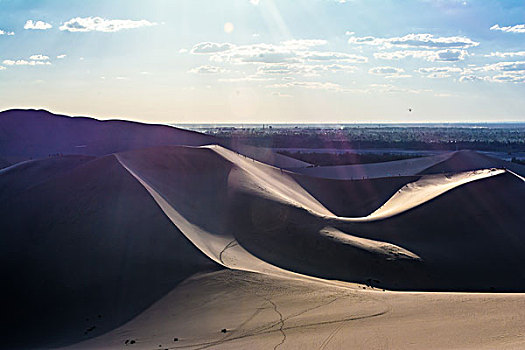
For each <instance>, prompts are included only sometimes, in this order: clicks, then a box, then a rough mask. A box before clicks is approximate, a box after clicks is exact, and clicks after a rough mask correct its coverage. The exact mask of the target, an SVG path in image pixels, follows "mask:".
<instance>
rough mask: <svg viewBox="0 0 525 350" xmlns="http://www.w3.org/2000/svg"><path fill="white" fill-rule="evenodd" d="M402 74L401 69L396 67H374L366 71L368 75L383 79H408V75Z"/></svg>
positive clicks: (402, 70)
mask: <svg viewBox="0 0 525 350" xmlns="http://www.w3.org/2000/svg"><path fill="white" fill-rule="evenodd" d="M404 72H405V70H404V69H403V68H396V67H374V68H370V69H369V70H368V73H370V74H374V75H381V76H384V77H385V78H409V77H410V75H407V74H403V73H404Z"/></svg>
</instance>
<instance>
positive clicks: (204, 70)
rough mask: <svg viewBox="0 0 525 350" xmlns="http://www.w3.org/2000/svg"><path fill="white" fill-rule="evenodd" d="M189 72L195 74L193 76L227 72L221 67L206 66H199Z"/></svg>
mask: <svg viewBox="0 0 525 350" xmlns="http://www.w3.org/2000/svg"><path fill="white" fill-rule="evenodd" d="M189 72H190V73H195V74H217V73H225V72H227V70H226V69H224V68H221V67H217V66H210V65H206V66H200V67H196V68H193V69H190V71H189Z"/></svg>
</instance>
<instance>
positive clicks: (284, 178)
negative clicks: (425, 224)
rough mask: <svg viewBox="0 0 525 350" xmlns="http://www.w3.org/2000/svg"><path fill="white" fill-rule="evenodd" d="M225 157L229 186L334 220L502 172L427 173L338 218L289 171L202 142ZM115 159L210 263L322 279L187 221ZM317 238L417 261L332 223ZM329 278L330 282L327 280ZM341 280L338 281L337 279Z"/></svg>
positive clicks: (391, 207)
mask: <svg viewBox="0 0 525 350" xmlns="http://www.w3.org/2000/svg"><path fill="white" fill-rule="evenodd" d="M197 148H209V149H212V150H213V151H215V152H216V153H217V154H218V155H220V156H221V157H223V158H224V159H226V160H227V161H228V162H229V163H231V165H232V169H231V171H230V173H229V176H228V185H229V186H231V187H234V188H235V190H239V191H241V192H242V191H247V192H251V193H252V194H253V193H254V192H255V193H256V195H258V196H262V197H263V198H267V199H270V200H273V201H277V202H280V203H283V204H285V205H290V206H293V207H297V208H300V209H303V210H306V211H307V212H309V213H311V214H313V215H314V216H317V217H320V218H323V219H329V220H330V221H332V222H333V221H334V220H335V221H337V222H341V223H344V222H356V223H359V222H372V221H378V220H382V219H385V218H388V217H391V216H394V215H398V214H401V213H403V212H405V211H408V210H410V209H413V208H415V207H418V206H420V205H423V204H424V203H426V202H428V201H430V200H432V199H434V198H436V197H438V196H440V195H442V194H444V193H446V192H448V191H450V190H452V189H454V188H457V187H459V186H462V185H464V184H467V183H470V182H473V181H478V180H482V179H486V178H489V177H493V176H498V175H501V174H504V173H505V170H501V169H484V170H476V171H470V172H463V173H458V174H453V175H445V174H439V175H428V176H422V177H421V178H420V179H419V180H417V181H415V182H412V183H409V184H407V185H405V186H404V187H402V188H401V189H400V190H399V191H398V192H397V193H395V194H394V195H393V196H392V197H391V198H390V199H388V200H387V201H386V202H385V203H384V204H383V205H382V206H381V207H380V208H379V209H377V210H376V211H375V212H373V213H372V214H370V215H368V216H366V217H360V218H345V217H338V216H336V215H334V214H333V213H331V212H330V211H329V210H328V209H326V208H325V207H324V206H323V205H322V204H321V203H319V202H318V201H317V200H316V199H315V198H314V197H313V196H312V195H310V194H309V193H308V192H307V191H306V190H305V189H303V188H302V187H301V186H300V185H299V184H298V183H297V182H295V180H293V179H292V178H291V176H290V175H289V174H288V173H287V172H285V171H282V170H281V169H279V168H275V167H272V166H268V165H266V164H264V163H259V162H257V161H255V160H252V159H250V158H247V157H245V156H243V155H240V154H237V153H235V152H233V151H230V150H227V149H225V148H222V147H220V146H204V147H197ZM115 157H116V159H117V160H118V161H119V163H120V164H121V165H122V166H123V167H124V168H125V169H126V170H127V171H128V172H129V173H130V174H131V175H132V176H133V177H134V178H135V179H136V180H137V181H138V182H139V183H140V184H141V185H142V186H143V187H144V188H145V189H146V190H147V191H148V193H149V194H150V195H151V196H152V198H153V199H154V200H155V201H156V202H157V204H158V205H159V207H160V208H161V209H162V211H163V212H164V213H165V214H166V216H167V217H168V218H169V219H170V221H171V222H172V223H173V224H174V225H175V226H176V227H177V228H178V229H179V230H180V231H181V232H183V233H184V235H185V236H186V237H187V238H188V239H189V240H190V241H191V242H192V243H193V244H194V245H195V246H196V247H197V248H198V249H199V250H200V251H202V252H203V253H204V254H205V255H206V256H208V257H209V258H210V259H212V260H213V261H215V262H216V263H218V264H220V265H222V266H225V267H228V268H231V269H236V270H244V271H250V272H258V273H263V274H268V275H273V276H279V277H288V278H299V279H304V278H307V279H311V280H318V281H325V280H324V279H322V278H317V277H311V276H307V275H303V274H300V273H296V272H292V271H288V270H287V269H283V268H279V267H277V266H274V265H272V264H271V263H268V262H266V261H264V260H262V259H260V258H258V257H256V256H254V255H253V254H252V253H251V252H249V251H247V250H246V249H245V248H244V247H243V246H242V245H241V244H239V242H238V241H237V239H236V238H235V237H234V236H233V235H232V234H222V235H216V234H213V233H211V232H208V231H206V230H204V229H203V228H201V227H199V226H198V225H195V224H193V223H192V222H190V221H188V219H187V218H185V217H184V216H183V215H182V214H181V213H180V212H178V211H177V210H176V209H175V208H174V207H173V206H172V205H171V204H170V203H169V201H168V200H167V199H166V198H165V197H164V196H163V195H162V193H161V192H159V191H158V190H157V189H156V188H155V187H154V186H153V185H152V184H150V183H149V182H148V180H146V179H145V178H144V177H143V176H141V173H140V170H139V169H132V167H131V166H130V165H129V163H128V162H127V161H126V159H125V158H123V157H121V156H120V155H119V154H115ZM318 234H319V237H320V238H327V239H329V240H332V241H334V242H337V243H338V244H341V245H343V246H348V247H353V248H355V249H358V250H362V251H368V252H371V253H374V254H380V255H382V256H384V257H385V259H386V260H399V259H402V260H406V259H408V260H421V258H420V257H419V256H418V255H417V254H416V253H414V252H412V251H410V250H408V249H405V248H403V247H401V246H398V245H395V244H392V243H387V242H382V241H378V240H372V239H366V238H362V237H357V236H354V235H351V234H349V233H346V232H342V231H339V230H337V229H336V228H334V227H331V226H326V227H325V228H324V229H321V230H320V231H319V233H318ZM327 282H329V283H336V284H339V282H335V281H334V282H332V281H327ZM340 283H343V282H340ZM343 284H346V283H343Z"/></svg>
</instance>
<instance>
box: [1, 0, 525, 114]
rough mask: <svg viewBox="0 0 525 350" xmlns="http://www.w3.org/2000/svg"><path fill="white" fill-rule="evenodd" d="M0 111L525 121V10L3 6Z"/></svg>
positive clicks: (162, 3)
mask: <svg viewBox="0 0 525 350" xmlns="http://www.w3.org/2000/svg"><path fill="white" fill-rule="evenodd" d="M0 9H1V11H0V49H1V52H2V54H1V55H0V89H1V91H2V94H0V109H1V110H5V109H10V108H44V109H47V110H50V111H52V112H54V113H61V114H67V115H85V116H93V117H96V118H99V119H108V118H111V119H128V120H136V121H142V122H148V123H155V122H157V123H170V124H184V123H189V124H195V123H239V124H242V123H256V124H257V123H258V124H260V123H265V124H267V123H274V124H275V123H292V124H298V123H306V124H310V123H320V122H322V123H343V124H344V123H407V122H408V123H411V122H414V123H423V122H430V123H441V122H459V123H462V122H496V123H497V122H524V121H525V112H524V111H525V99H523V98H522V96H525V94H524V93H525V84H524V83H525V41H524V40H523V39H524V38H525V27H524V24H523V18H524V17H523V16H524V14H525V4H524V3H523V2H520V1H505V2H500V1H457V0H440V1H427V0H412V1H405V2H402V3H400V2H396V1H361V0H311V1H304V2H301V3H300V5H298V4H297V3H294V2H288V1H274V0H235V1H234V0H230V1H221V2H217V1H209V0H208V1H204V0H202V1H177V2H172V1H166V0H155V1H149V2H143V1H125V2H124V1H121V0H120V1H114V2H111V3H107V2H104V1H100V0H96V1H92V2H89V4H86V3H84V2H79V1H71V2H68V3H67V4H64V3H63V2H59V1H57V0H51V1H46V2H34V1H14V0H3V1H0Z"/></svg>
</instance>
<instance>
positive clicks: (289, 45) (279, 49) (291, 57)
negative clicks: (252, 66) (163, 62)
mask: <svg viewBox="0 0 525 350" xmlns="http://www.w3.org/2000/svg"><path fill="white" fill-rule="evenodd" d="M325 44H326V40H315V39H314V40H289V41H284V42H281V43H280V44H265V43H259V44H249V45H233V44H230V43H212V42H203V43H199V44H196V45H195V46H193V48H192V49H191V52H192V53H194V54H211V56H210V60H211V61H214V62H230V63H233V64H246V63H258V64H278V63H301V62H305V61H323V62H330V61H332V62H347V63H348V62H351V63H364V62H367V60H368V59H367V58H366V57H364V56H359V55H354V54H349V53H344V52H330V51H310V48H312V47H317V46H322V45H325Z"/></svg>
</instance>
